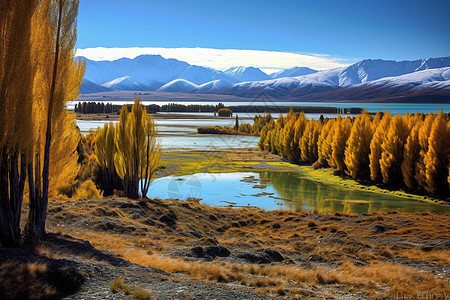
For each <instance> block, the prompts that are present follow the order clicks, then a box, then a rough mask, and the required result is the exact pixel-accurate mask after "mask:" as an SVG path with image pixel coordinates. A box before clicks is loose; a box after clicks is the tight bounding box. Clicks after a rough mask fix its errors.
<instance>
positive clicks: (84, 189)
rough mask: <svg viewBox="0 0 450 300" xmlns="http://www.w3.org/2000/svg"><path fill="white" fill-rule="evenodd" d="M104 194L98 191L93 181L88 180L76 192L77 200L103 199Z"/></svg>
mask: <svg viewBox="0 0 450 300" xmlns="http://www.w3.org/2000/svg"><path fill="white" fill-rule="evenodd" d="M102 197H103V196H102V192H101V191H99V190H98V189H97V187H96V186H95V183H94V182H93V181H92V180H90V179H89V180H86V181H85V182H83V183H82V184H80V186H79V187H78V188H77V190H76V192H75V198H76V199H101V198H102Z"/></svg>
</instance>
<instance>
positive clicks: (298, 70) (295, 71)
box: [270, 67, 318, 79]
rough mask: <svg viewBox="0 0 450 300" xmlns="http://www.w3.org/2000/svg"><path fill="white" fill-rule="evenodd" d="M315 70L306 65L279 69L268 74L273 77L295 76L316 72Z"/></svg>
mask: <svg viewBox="0 0 450 300" xmlns="http://www.w3.org/2000/svg"><path fill="white" fill-rule="evenodd" d="M317 72H318V71H317V70H313V69H310V68H307V67H294V68H291V69H286V70H281V71H279V72H276V73H273V74H270V76H271V77H272V78H274V79H277V78H283V77H297V76H303V75H308V74H313V73H317Z"/></svg>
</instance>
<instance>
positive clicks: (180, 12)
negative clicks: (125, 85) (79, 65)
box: [77, 0, 450, 73]
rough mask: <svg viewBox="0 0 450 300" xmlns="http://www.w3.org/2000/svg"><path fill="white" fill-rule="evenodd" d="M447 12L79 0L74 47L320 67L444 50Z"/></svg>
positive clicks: (412, 5)
mask: <svg viewBox="0 0 450 300" xmlns="http://www.w3.org/2000/svg"><path fill="white" fill-rule="evenodd" d="M449 16H450V1H449V0H427V1H422V0H408V1H405V0H389V1H387V0H378V1H373V0H366V1H362V0H360V1H352V0H341V1H336V0H320V1H311V0H284V1H273V0H271V1H266V0H258V1H248V0H240V1H235V0H227V1H213V0H190V1H185V0H183V1H178V0H165V1H156V0H151V1H149V0H128V1H122V0H108V1H104V0H81V1H80V8H79V16H78V42H77V47H78V48H79V49H80V50H79V51H78V54H79V55H83V56H86V57H87V58H90V59H94V60H113V59H117V58H120V57H129V58H133V57H135V56H137V55H139V54H161V55H162V56H163V57H165V58H176V59H179V60H184V61H187V62H189V63H191V64H196V65H202V66H208V67H213V68H217V69H221V70H223V69H226V68H228V67H232V66H237V65H245V66H255V67H260V68H262V69H264V70H265V71H266V72H269V73H270V71H271V70H272V71H275V70H277V69H281V68H289V67H294V66H305V67H311V68H315V69H328V68H332V67H338V66H342V65H346V64H350V63H353V62H356V61H358V60H361V59H368V58H372V59H392V60H414V59H420V58H428V57H441V56H450V38H449V36H450V34H449V33H450V19H449ZM99 47H101V48H99ZM105 48H108V49H105ZM109 48H115V49H109ZM241 50H245V51H241Z"/></svg>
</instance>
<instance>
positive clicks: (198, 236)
mask: <svg viewBox="0 0 450 300" xmlns="http://www.w3.org/2000/svg"><path fill="white" fill-rule="evenodd" d="M189 234H190V235H192V236H193V237H196V238H198V239H201V238H202V237H203V235H202V234H201V233H198V232H196V231H191V232H189Z"/></svg>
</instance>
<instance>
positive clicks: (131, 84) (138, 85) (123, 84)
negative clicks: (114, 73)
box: [102, 76, 149, 91]
mask: <svg viewBox="0 0 450 300" xmlns="http://www.w3.org/2000/svg"><path fill="white" fill-rule="evenodd" d="M102 86H103V87H107V88H109V89H112V90H124V91H148V90H149V87H148V86H147V85H145V84H144V83H142V82H140V81H139V80H136V79H135V78H133V77H130V76H123V77H120V78H116V79H113V80H111V81H108V82H106V83H104V84H102Z"/></svg>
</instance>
